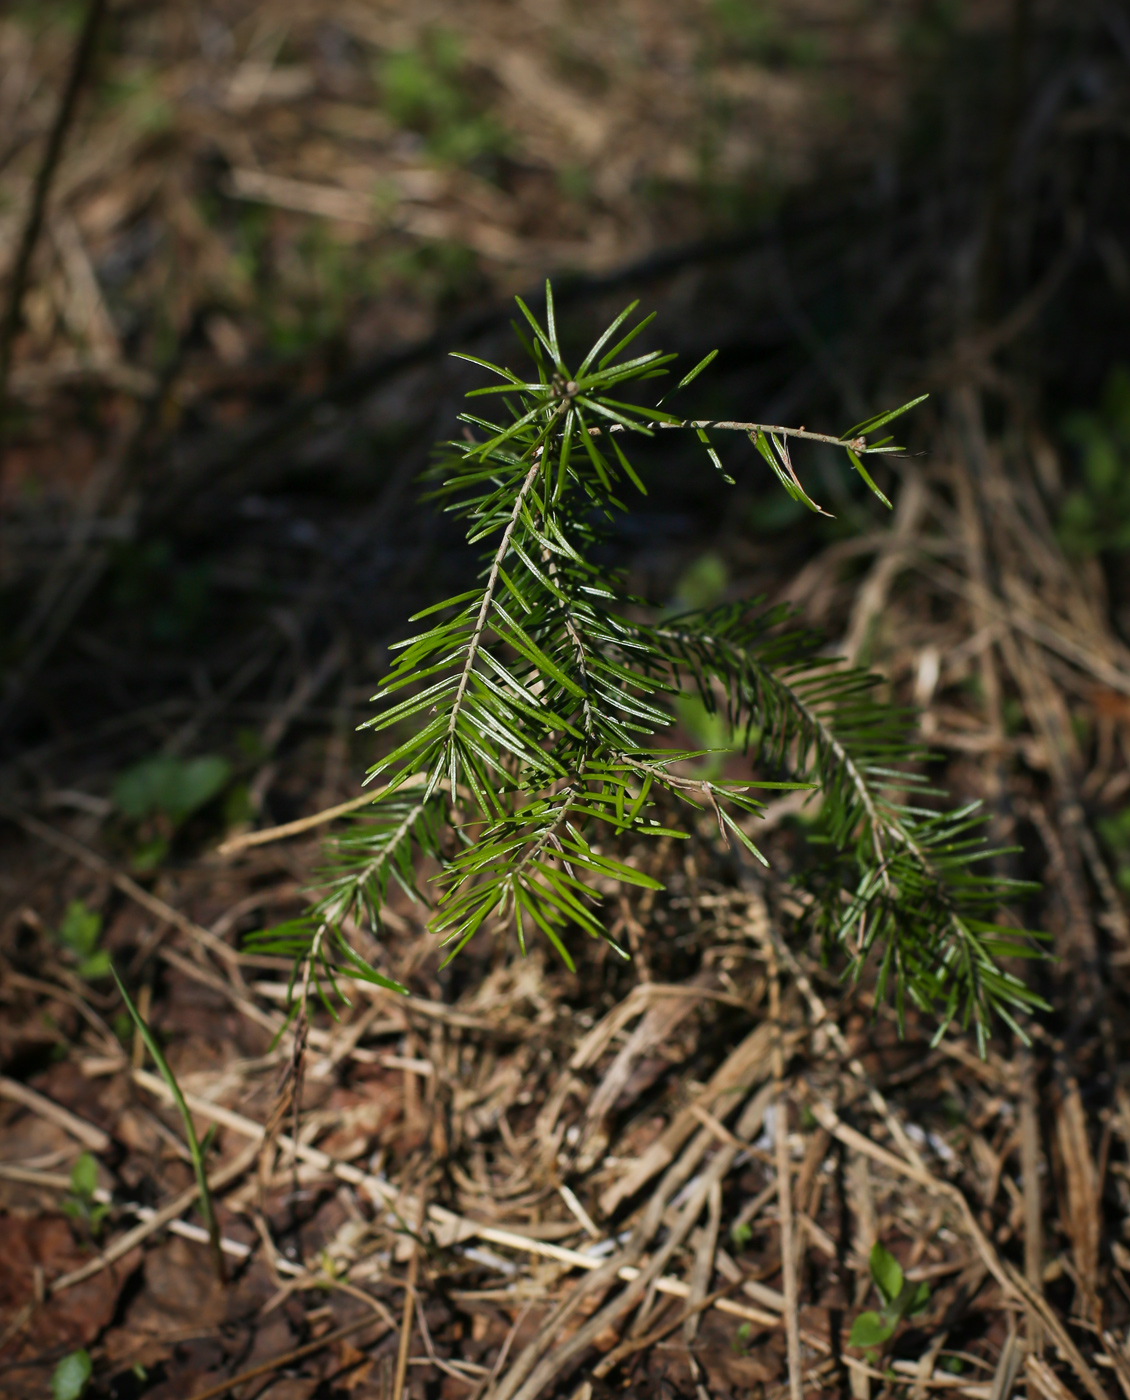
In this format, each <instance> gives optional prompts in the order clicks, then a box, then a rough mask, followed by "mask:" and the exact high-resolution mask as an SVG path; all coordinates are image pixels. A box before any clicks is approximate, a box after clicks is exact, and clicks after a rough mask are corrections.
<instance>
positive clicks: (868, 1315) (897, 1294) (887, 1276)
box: [848, 1241, 930, 1365]
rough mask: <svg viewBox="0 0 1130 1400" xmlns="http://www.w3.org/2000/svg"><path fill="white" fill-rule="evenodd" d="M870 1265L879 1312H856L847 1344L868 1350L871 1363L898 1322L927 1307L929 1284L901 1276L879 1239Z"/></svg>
mask: <svg viewBox="0 0 1130 1400" xmlns="http://www.w3.org/2000/svg"><path fill="white" fill-rule="evenodd" d="M869 1267H870V1269H871V1281H872V1282H873V1283H874V1285H875V1290H876V1292H877V1293H878V1294H879V1297H880V1298H881V1299H882V1302H883V1306H882V1307H881V1308H880V1309H879V1311H878V1312H861V1313H860V1314H859V1316H858V1317H857V1318H856V1319H855V1321H854V1322H853V1323H852V1326H851V1335H850V1336H849V1337H848V1345H849V1346H853V1347H860V1348H862V1349H864V1350H866V1351H868V1352H869V1353H870V1355H869V1356H868V1360H869V1361H870V1362H871V1364H872V1365H874V1364H875V1362H876V1361H877V1360H878V1356H879V1352H880V1350H881V1349H882V1348H883V1347H885V1346H886V1344H887V1343H888V1342H889V1341H890V1340H891V1338H892V1337H893V1336H894V1334H895V1330H896V1328H897V1327H898V1325H899V1323H900V1322H902V1320H903V1319H904V1318H907V1317H914V1316H916V1315H917V1314H918V1313H920V1312H922V1311H923V1310H924V1309H925V1308H926V1306H927V1304H928V1303H929V1301H930V1286H929V1284H927V1283H925V1282H922V1283H911V1282H910V1280H909V1279H907V1278H906V1277H905V1276H904V1274H903V1271H902V1266H901V1265H900V1264H899V1262H898V1260H897V1259H896V1258H895V1257H894V1255H893V1254H889V1253H888V1252H887V1251H886V1250H885V1249H884V1248H883V1246H882V1245H881V1244H880V1243H879V1242H878V1241H876V1242H875V1245H874V1247H873V1248H872V1250H871V1258H870V1260H869Z"/></svg>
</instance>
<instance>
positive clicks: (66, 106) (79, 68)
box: [0, 0, 106, 422]
mask: <svg viewBox="0 0 1130 1400" xmlns="http://www.w3.org/2000/svg"><path fill="white" fill-rule="evenodd" d="M105 13H106V0H90V3H89V5H88V6H87V10H86V18H85V20H84V21H83V26H82V33H81V34H80V35H79V39H78V43H77V44H76V45H75V50H74V54H73V56H72V58H71V68H70V72H69V73H68V74H67V85H66V87H65V88H64V89H63V96H62V99H61V100H60V102H59V109H58V111H57V112H56V113H55V121H54V123H53V125H52V127H51V133H50V135H49V136H48V138H47V147H46V149H45V150H44V152H43V159H42V160H41V161H40V163H39V170H38V171H37V173H36V177H35V188H34V189H33V191H32V196H31V205H30V207H29V208H28V213H27V219H26V220H25V222H24V227H23V232H22V234H21V236H20V244H19V248H18V249H17V251H16V259H15V262H14V264H13V266H12V275H11V281H10V282H9V283H8V303H7V306H6V307H5V309H4V319H3V321H2V322H0V422H2V418H3V414H4V408H5V405H6V402H7V393H8V377H9V374H10V372H11V368H12V351H13V348H14V346H15V340H16V335H17V333H18V332H19V328H20V308H21V306H22V303H23V299H24V290H25V288H26V286H27V276H28V271H29V269H30V267H31V259H32V255H33V254H34V252H35V246H36V244H37V243H38V242H39V233H40V230H41V229H42V227H43V215H44V213H45V211H46V208H47V197H48V195H49V194H50V192H51V184H52V181H53V180H54V178H55V171H56V170H57V169H58V166H59V157H60V156H61V155H62V153H63V142H64V141H65V139H66V135H67V131H68V130H69V128H70V125H71V121H72V120H73V118H74V114H75V108H76V107H77V105H78V96H79V93H80V92H81V91H82V85H83V83H84V82H85V81H86V74H87V70H88V69H89V67H90V60H91V58H92V57H93V55H94V47H95V42H96V40H97V38H98V30H99V28H100V26H101V24H102V17H103V15H104V14H105Z"/></svg>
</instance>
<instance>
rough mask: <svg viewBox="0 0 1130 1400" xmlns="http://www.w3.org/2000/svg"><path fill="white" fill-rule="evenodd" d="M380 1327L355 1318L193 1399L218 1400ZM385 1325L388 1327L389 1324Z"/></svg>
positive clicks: (373, 1322) (374, 1321)
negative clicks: (220, 1396) (365, 1329)
mask: <svg viewBox="0 0 1130 1400" xmlns="http://www.w3.org/2000/svg"><path fill="white" fill-rule="evenodd" d="M380 1325H381V1323H380V1321H379V1320H374V1319H373V1318H371V1317H358V1318H354V1320H353V1321H352V1322H347V1323H346V1324H345V1326H344V1327H339V1328H338V1329H337V1330H336V1331H335V1332H327V1333H326V1335H325V1336H324V1337H319V1338H318V1339H317V1340H316V1341H313V1342H307V1343H306V1345H305V1346H301V1347H295V1348H294V1350H293V1351H287V1352H284V1353H283V1355H282V1356H276V1357H275V1358H274V1360H273V1361H264V1362H263V1364H262V1365H261V1366H253V1367H252V1368H251V1370H250V1371H241V1372H240V1374H239V1375H238V1376H232V1377H231V1378H230V1380H226V1381H221V1382H220V1384H219V1385H214V1386H212V1388H211V1389H210V1390H202V1391H200V1393H199V1394H198V1395H194V1396H193V1397H192V1400H216V1396H218V1395H226V1394H227V1393H228V1391H229V1390H234V1389H235V1388H236V1386H239V1385H244V1384H245V1383H246V1382H247V1381H253V1380H256V1379H258V1377H259V1376H266V1375H270V1373H271V1372H272V1371H280V1370H282V1368H283V1367H284V1366H290V1365H291V1364H292V1363H293V1362H295V1361H301V1360H302V1358H303V1357H304V1356H313V1354H314V1353H315V1352H316V1351H323V1350H325V1348H326V1347H328V1346H333V1344H334V1342H340V1341H341V1340H342V1338H343V1337H349V1336H352V1334H353V1333H354V1332H360V1330H361V1329H362V1328H363V1327H373V1326H378V1327H379V1326H380ZM385 1325H386V1326H387V1324H385Z"/></svg>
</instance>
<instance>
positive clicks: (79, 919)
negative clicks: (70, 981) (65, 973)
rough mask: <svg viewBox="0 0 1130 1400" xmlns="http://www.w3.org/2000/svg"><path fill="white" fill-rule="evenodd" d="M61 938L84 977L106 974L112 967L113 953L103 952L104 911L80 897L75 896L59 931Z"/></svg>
mask: <svg viewBox="0 0 1130 1400" xmlns="http://www.w3.org/2000/svg"><path fill="white" fill-rule="evenodd" d="M56 937H57V938H58V940H59V942H60V943H61V944H62V945H63V947H64V948H66V949H67V950H68V951H69V952H71V953H73V954H74V956H75V957H76V958H77V959H78V966H77V968H76V969H75V971H76V972H77V973H78V975H79V976H80V977H81V978H83V980H84V981H87V982H93V981H94V980H95V978H98V977H105V976H106V975H107V973H108V972H109V971H110V955H109V954H108V953H104V952H102V951H101V950H100V949H99V947H98V941H99V939H100V938H101V937H102V915H101V914H98V913H95V911H94V910H93V909H88V908H87V907H86V905H85V904H84V903H83V901H82V900H81V899H72V900H71V902H70V904H68V905H67V908H66V912H65V913H64V915H63V922H62V923H61V924H60V925H59V930H58V933H57V935H56Z"/></svg>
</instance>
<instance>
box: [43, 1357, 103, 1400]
mask: <svg viewBox="0 0 1130 1400" xmlns="http://www.w3.org/2000/svg"><path fill="white" fill-rule="evenodd" d="M93 1369H94V1368H93V1367H92V1366H91V1364H90V1355H89V1353H88V1352H85V1351H72V1352H70V1353H69V1354H68V1355H67V1356H64V1357H63V1359H62V1361H60V1362H59V1364H58V1366H56V1367H55V1370H54V1372H53V1373H52V1376H51V1397H52V1400H81V1397H82V1396H83V1395H85V1394H86V1387H87V1386H88V1385H89V1384H90V1373H91V1371H92V1370H93Z"/></svg>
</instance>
